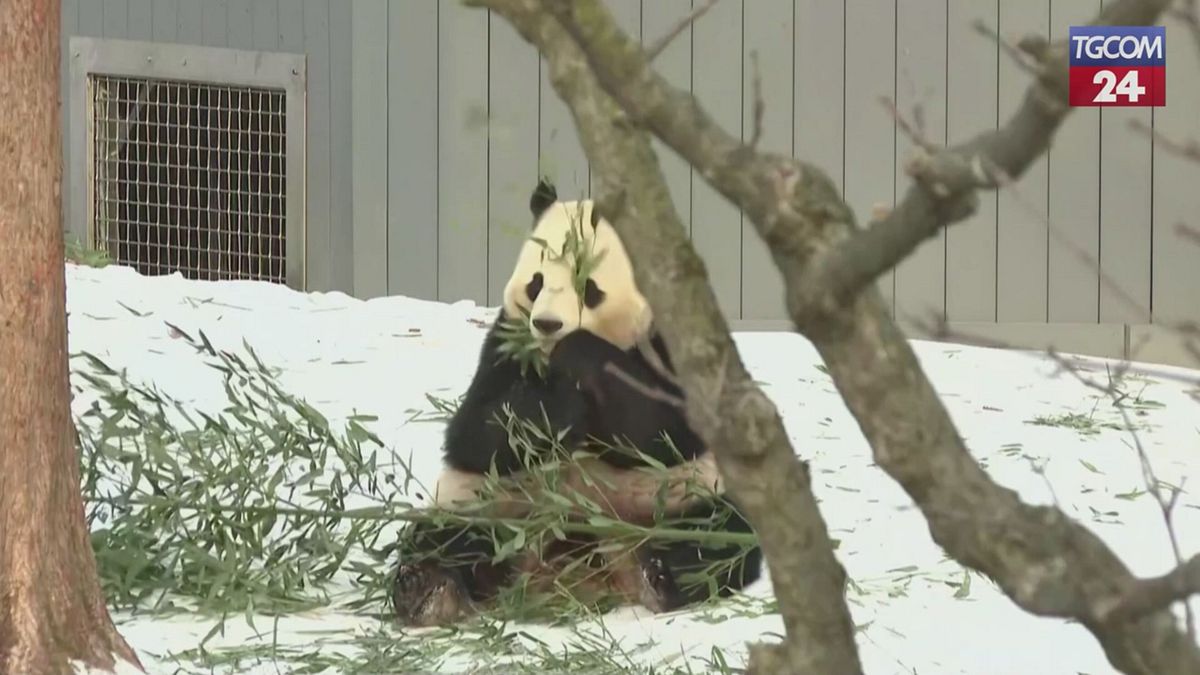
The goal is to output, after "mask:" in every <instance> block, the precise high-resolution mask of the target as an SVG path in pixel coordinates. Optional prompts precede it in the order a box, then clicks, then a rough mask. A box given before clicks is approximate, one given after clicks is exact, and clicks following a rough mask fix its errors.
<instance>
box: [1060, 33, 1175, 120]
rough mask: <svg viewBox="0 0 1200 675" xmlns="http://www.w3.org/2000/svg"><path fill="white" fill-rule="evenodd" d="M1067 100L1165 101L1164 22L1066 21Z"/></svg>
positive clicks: (1109, 102) (1080, 103)
mask: <svg viewBox="0 0 1200 675" xmlns="http://www.w3.org/2000/svg"><path fill="white" fill-rule="evenodd" d="M1068 37H1069V43H1068V44H1069V49H1070V61H1069V73H1070V97H1069V98H1070V104H1071V105H1072V106H1126V107H1129V106H1132V107H1160V106H1164V105H1166V104H1167V29H1166V27H1165V26H1071V27H1070V29H1069V34H1068Z"/></svg>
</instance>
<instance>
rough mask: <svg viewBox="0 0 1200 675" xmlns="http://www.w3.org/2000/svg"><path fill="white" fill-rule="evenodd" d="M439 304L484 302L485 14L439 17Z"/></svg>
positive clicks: (450, 7) (459, 10)
mask: <svg viewBox="0 0 1200 675" xmlns="http://www.w3.org/2000/svg"><path fill="white" fill-rule="evenodd" d="M438 39H439V44H438V118H439V120H440V126H439V128H438V162H437V167H438V298H439V299H441V300H448V301H455V300H464V299H465V300H473V301H475V302H479V303H482V302H485V301H486V299H487V234H488V231H487V177H488V166H487V152H488V145H487V143H488V122H487V114H488V107H487V105H488V100H487V92H488V89H487V75H488V15H487V12H485V11H482V10H478V9H471V8H467V7H464V6H462V5H459V4H458V3H442V4H441V7H440V10H439V16H438Z"/></svg>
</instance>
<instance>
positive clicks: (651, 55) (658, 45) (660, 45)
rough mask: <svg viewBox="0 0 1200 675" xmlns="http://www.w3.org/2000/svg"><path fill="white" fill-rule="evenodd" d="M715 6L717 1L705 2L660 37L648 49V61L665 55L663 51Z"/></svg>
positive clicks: (709, 0) (708, 0)
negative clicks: (662, 54)
mask: <svg viewBox="0 0 1200 675" xmlns="http://www.w3.org/2000/svg"><path fill="white" fill-rule="evenodd" d="M715 4H717V0H707V2H705V3H704V4H703V5H700V6H699V7H697V8H696V9H694V10H692V13H691V14H688V15H687V16H685V17H683V18H682V19H681V20H680V21H679V23H677V24H675V25H674V26H672V27H671V30H669V31H667V34H666V35H664V36H662V37H660V38H659V39H658V40H657V41H655V43H654V44H652V45H650V46H649V47H648V48H647V49H646V60H647V61H653V60H654V59H655V58H657V57H658V55H659V54H661V53H663V50H665V49H666V48H667V47H668V46H669V45H670V44H671V42H672V41H673V40H674V39H675V38H677V37H679V34H680V33H682V32H683V31H685V30H687V28H688V26H691V25H692V24H694V23H696V20H697V19H699V18H700V17H702V16H704V15H705V14H707V13H708V10H710V9H712V8H713V5H715Z"/></svg>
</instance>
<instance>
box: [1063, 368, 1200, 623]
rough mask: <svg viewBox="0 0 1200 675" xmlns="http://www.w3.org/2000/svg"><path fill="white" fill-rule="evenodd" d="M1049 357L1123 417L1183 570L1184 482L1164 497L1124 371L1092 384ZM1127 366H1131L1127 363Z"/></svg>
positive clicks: (1190, 619)
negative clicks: (1179, 507)
mask: <svg viewBox="0 0 1200 675" xmlns="http://www.w3.org/2000/svg"><path fill="white" fill-rule="evenodd" d="M1050 356H1051V357H1052V358H1053V359H1054V360H1055V362H1057V363H1058V365H1059V367H1060V368H1061V369H1062V370H1063V371H1065V372H1067V373H1070V374H1071V375H1072V376H1073V377H1074V378H1075V379H1076V380H1078V381H1079V382H1080V383H1081V384H1083V385H1084V386H1085V387H1088V388H1090V389H1094V390H1096V391H1098V392H1100V393H1102V394H1104V395H1105V396H1107V397H1108V398H1109V399H1110V400H1111V401H1112V404H1113V407H1115V408H1116V409H1117V411H1118V412H1119V413H1120V414H1121V421H1122V422H1123V423H1124V425H1125V430H1126V431H1128V432H1129V436H1130V438H1132V439H1133V446H1134V449H1135V450H1136V452H1137V456H1138V462H1139V463H1140V465H1141V469H1142V482H1143V483H1144V484H1145V486H1146V491H1147V492H1149V493H1150V494H1152V495H1154V499H1155V501H1156V502H1157V503H1158V508H1159V511H1160V512H1161V513H1162V519H1163V524H1164V526H1165V527H1166V530H1167V539H1168V540H1169V541H1170V543H1171V553H1172V555H1174V557H1175V564H1176V566H1178V567H1179V568H1183V567H1184V562H1183V553H1182V552H1181V550H1180V547H1179V534H1178V532H1176V530H1175V519H1174V514H1175V505H1176V503H1177V502H1178V499H1179V493H1180V492H1182V491H1183V485H1182V483H1181V484H1180V485H1179V486H1178V487H1175V488H1172V490H1171V494H1170V496H1164V495H1163V490H1162V483H1161V482H1160V481H1159V480H1158V476H1157V475H1156V474H1155V473H1154V466H1153V465H1152V464H1151V462H1150V455H1149V454H1148V453H1147V452H1146V446H1145V445H1144V444H1143V443H1142V437H1141V434H1139V433H1138V432H1137V427H1136V426H1135V425H1134V423H1133V419H1132V418H1130V416H1129V410H1128V409H1127V408H1126V407H1125V405H1124V403H1123V401H1124V399H1125V398H1126V394H1125V393H1124V392H1122V391H1121V390H1120V388H1119V387H1118V386H1117V385H1116V384H1115V382H1116V381H1117V380H1118V379H1120V378H1122V377H1124V375H1125V372H1124V369H1122V372H1121V373H1120V374H1119V375H1118V376H1117V377H1115V378H1114V377H1113V373H1112V371H1111V369H1110V368H1108V367H1107V366H1105V373H1106V374H1107V376H1108V382H1107V383H1106V384H1101V383H1099V382H1096V381H1093V380H1092V379H1091V378H1088V377H1085V376H1084V375H1083V374H1082V373H1080V372H1079V370H1078V369H1077V368H1075V366H1074V365H1072V364H1070V363H1067V361H1066V359H1064V358H1062V357H1061V356H1060V355H1059V354H1058V353H1057V352H1054V351H1053V350H1052V351H1051V352H1050ZM1125 365H1126V367H1128V364H1125ZM1185 481H1186V479H1185ZM1196 573H1197V574H1200V571H1197V572H1196ZM1168 576H1169V575H1168ZM1144 583H1146V582H1140V583H1139V587H1140V586H1141V585H1142V584H1144ZM1197 590H1200V586H1197ZM1140 592H1144V591H1139V593H1140ZM1192 592H1196V591H1189V594H1190V593H1192ZM1174 599H1179V597H1178V596H1176V597H1175V598H1174ZM1184 600H1185V602H1184V614H1185V616H1186V621H1187V632H1188V636H1189V637H1191V639H1192V641H1195V639H1196V617H1195V613H1194V612H1193V611H1192V606H1191V603H1189V602H1186V596H1185V597H1184ZM1168 602H1169V600H1168ZM1163 604H1166V603H1163ZM1149 609H1154V607H1150V608H1149Z"/></svg>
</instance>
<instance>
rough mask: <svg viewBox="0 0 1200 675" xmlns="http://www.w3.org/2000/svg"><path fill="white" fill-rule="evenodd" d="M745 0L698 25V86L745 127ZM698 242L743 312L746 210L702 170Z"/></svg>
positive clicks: (716, 111) (727, 304) (724, 294)
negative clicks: (713, 184) (714, 185)
mask: <svg viewBox="0 0 1200 675" xmlns="http://www.w3.org/2000/svg"><path fill="white" fill-rule="evenodd" d="M742 5H743V3H742V1H741V0H726V2H719V3H717V4H716V5H715V6H713V8H712V9H711V10H710V11H709V12H708V13H707V14H705V15H704V16H702V17H700V19H698V20H697V21H696V23H695V24H694V25H693V26H692V35H693V40H692V63H693V71H692V89H693V91H694V92H695V95H696V98H697V99H698V100H699V101H700V103H701V105H703V106H704V107H705V108H706V109H707V110H708V113H709V115H711V116H712V118H713V121H714V122H715V123H716V124H719V125H721V127H722V128H723V129H724V130H725V131H727V132H729V133H731V134H734V135H738V133H739V131H740V130H741V128H742V35H741V25H742ZM692 242H693V244H694V245H695V247H696V250H697V251H698V252H699V253H700V255H701V256H703V257H704V262H705V265H706V266H707V267H708V277H709V282H710V283H711V284H712V287H713V291H714V292H715V293H716V296H717V302H718V304H719V305H720V307H721V309H722V311H724V312H725V314H726V316H729V317H739V316H741V312H742V307H741V304H742V293H741V285H742V264H741V263H742V216H741V212H740V211H739V210H738V209H737V208H736V207H735V206H733V205H732V204H730V203H729V202H728V201H726V199H725V198H724V197H722V196H721V195H719V194H718V193H717V191H716V190H714V189H713V188H712V187H711V186H709V184H708V183H706V182H705V181H704V179H703V178H702V177H701V176H700V174H699V173H693V175H692Z"/></svg>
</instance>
